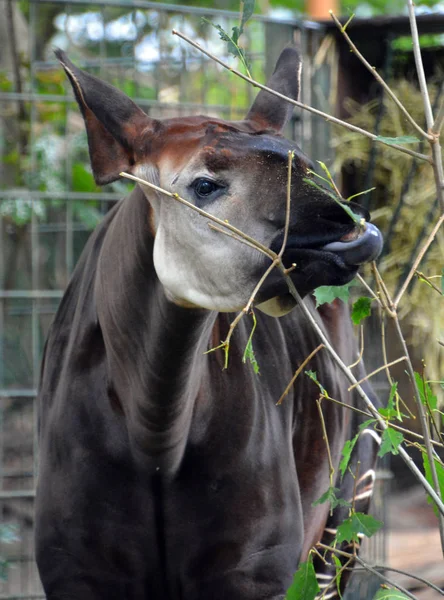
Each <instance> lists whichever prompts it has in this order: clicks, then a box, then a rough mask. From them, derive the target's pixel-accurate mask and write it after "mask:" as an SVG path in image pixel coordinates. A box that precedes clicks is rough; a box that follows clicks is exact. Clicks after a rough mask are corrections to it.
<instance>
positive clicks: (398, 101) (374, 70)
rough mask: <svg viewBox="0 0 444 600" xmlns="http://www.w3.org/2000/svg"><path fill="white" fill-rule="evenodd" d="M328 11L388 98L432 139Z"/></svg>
mask: <svg viewBox="0 0 444 600" xmlns="http://www.w3.org/2000/svg"><path fill="white" fill-rule="evenodd" d="M329 13H330V16H331V18H332V19H333V21H334V22H335V23H336V26H337V27H338V29H339V31H340V32H341V33H342V35H343V36H344V38H345V41H346V42H347V44H348V45H349V46H350V48H351V50H352V52H353V53H354V54H355V55H356V56H357V58H358V59H359V60H360V61H361V62H362V64H363V65H364V66H365V68H366V69H367V70H368V71H370V73H371V74H372V75H373V76H374V77H375V79H376V80H377V81H378V82H379V84H380V85H381V86H382V87H383V88H384V90H385V91H386V92H387V94H388V95H389V96H390V98H391V99H392V100H393V102H394V103H395V104H396V106H397V107H398V108H399V110H400V111H401V112H402V113H403V114H404V116H405V117H406V119H407V120H408V121H409V122H410V123H411V124H412V125H413V127H414V128H415V129H416V131H417V132H418V133H419V134H420V135H421V136H422V137H424V138H426V139H427V140H432V139H433V136H432V135H431V134H430V133H427V132H426V131H424V129H422V127H420V126H419V125H418V123H417V122H416V121H415V119H414V118H413V117H412V115H411V114H410V113H409V111H408V110H407V109H406V107H405V106H404V105H403V104H402V102H401V101H400V100H399V99H398V97H397V96H396V95H395V94H394V92H392V90H391V88H390V87H389V86H388V85H387V83H386V82H385V81H384V79H383V78H382V77H381V75H379V73H378V72H377V70H376V67H372V66H371V64H370V63H369V62H368V61H367V60H366V59H365V58H364V57H363V56H362V54H361V53H360V52H359V50H358V49H357V48H356V46H355V44H354V43H353V42H352V40H351V39H350V37H349V36H348V34H347V33H346V31H345V27H343V26H342V25H341V23H340V22H339V20H338V18H337V17H336V15H335V14H334V12H333V11H332V10H330V11H329Z"/></svg>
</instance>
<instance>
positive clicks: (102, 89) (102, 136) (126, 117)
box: [55, 49, 158, 185]
mask: <svg viewBox="0 0 444 600" xmlns="http://www.w3.org/2000/svg"><path fill="white" fill-rule="evenodd" d="M55 55H56V57H57V58H58V59H59V61H60V63H61V65H62V67H63V68H64V69H65V71H66V74H67V75H68V78H69V80H70V82H71V85H72V87H73V90H74V94H75V96H76V100H77V102H78V104H79V106H80V110H81V111H82V115H83V118H84V121H85V125H86V131H87V134H88V146H89V154H90V158H91V166H92V170H93V174H94V179H95V180H96V182H97V183H98V184H99V185H103V184H105V183H110V182H111V181H115V180H116V179H118V178H119V173H120V172H121V171H130V170H131V168H132V167H133V165H134V164H135V162H136V161H135V140H136V138H137V137H138V135H139V134H140V133H141V132H142V131H144V132H146V130H147V129H148V130H149V129H152V130H153V131H154V129H155V128H156V125H158V122H157V121H155V120H154V119H150V118H149V117H148V115H146V114H145V113H144V112H143V111H142V110H141V109H140V108H139V107H138V106H137V105H136V104H134V102H133V101H132V100H130V98H128V96H126V95H125V94H124V93H123V92H120V91H119V90H117V89H116V88H115V87H113V86H112V85H109V84H108V83H105V82H104V81H101V80H100V79H98V78H97V77H94V76H93V75H90V74H89V73H86V72H85V71H82V70H81V69H78V68H77V67H76V66H75V65H74V64H73V63H72V62H71V61H70V60H69V59H68V57H67V56H66V54H65V53H64V52H63V51H62V50H60V49H56V50H55Z"/></svg>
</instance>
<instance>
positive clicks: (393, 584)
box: [316, 542, 418, 600]
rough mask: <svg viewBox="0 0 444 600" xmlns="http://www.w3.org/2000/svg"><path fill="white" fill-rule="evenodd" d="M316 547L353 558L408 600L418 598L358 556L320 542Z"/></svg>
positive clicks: (416, 599)
mask: <svg viewBox="0 0 444 600" xmlns="http://www.w3.org/2000/svg"><path fill="white" fill-rule="evenodd" d="M316 545H317V546H318V548H322V549H323V550H328V551H329V552H331V553H333V554H337V555H339V556H344V557H345V558H355V560H356V561H357V562H358V563H359V564H360V565H361V566H362V567H364V569H366V570H367V571H370V573H373V574H374V575H376V576H377V577H378V578H379V579H382V580H383V581H385V582H386V583H388V584H389V585H392V586H393V587H394V588H396V589H398V590H399V591H400V592H402V593H403V594H405V595H406V596H407V597H408V598H412V600H418V598H417V597H416V596H414V595H413V594H412V593H410V592H409V591H408V590H406V589H405V588H404V587H402V585H399V584H398V583H395V582H394V581H392V580H391V579H389V578H388V577H386V576H385V575H383V574H382V573H380V572H379V571H378V570H376V569H375V568H374V567H372V566H370V565H369V564H368V563H366V562H365V561H364V560H362V558H361V557H360V556H358V555H356V556H353V554H350V552H344V550H339V548H333V547H332V546H327V545H326V544H322V543H321V542H319V543H318V544H316Z"/></svg>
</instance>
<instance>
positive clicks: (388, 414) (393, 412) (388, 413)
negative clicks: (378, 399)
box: [378, 381, 402, 421]
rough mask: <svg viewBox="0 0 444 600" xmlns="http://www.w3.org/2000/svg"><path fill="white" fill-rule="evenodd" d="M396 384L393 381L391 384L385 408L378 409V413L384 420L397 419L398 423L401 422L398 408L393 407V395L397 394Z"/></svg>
mask: <svg viewBox="0 0 444 600" xmlns="http://www.w3.org/2000/svg"><path fill="white" fill-rule="evenodd" d="M397 389H398V382H397V381H394V382H393V383H392V387H391V390H390V396H389V399H388V402H387V408H378V413H379V414H380V415H381V416H382V417H384V419H393V418H395V417H396V418H397V419H398V421H402V416H401V413H400V412H399V408H397V407H396V406H395V400H394V398H395V395H396V394H397Z"/></svg>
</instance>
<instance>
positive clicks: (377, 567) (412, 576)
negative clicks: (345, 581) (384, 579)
mask: <svg viewBox="0 0 444 600" xmlns="http://www.w3.org/2000/svg"><path fill="white" fill-rule="evenodd" d="M372 567H373V568H374V569H375V570H376V571H392V572H393V573H399V574H400V575H406V576H407V577H410V578H411V579H416V581H420V582H421V583H424V584H425V585H427V586H428V587H430V588H432V589H433V590H435V592H438V594H440V595H441V596H444V591H443V590H441V589H440V588H439V587H438V586H437V585H435V584H434V583H432V582H431V581H429V580H428V579H424V577H420V576H419V575H413V573H407V571H402V570H401V569H394V568H393V567H387V566H386V565H372ZM348 570H351V571H366V570H367V569H366V567H354V568H352V569H348Z"/></svg>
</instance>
